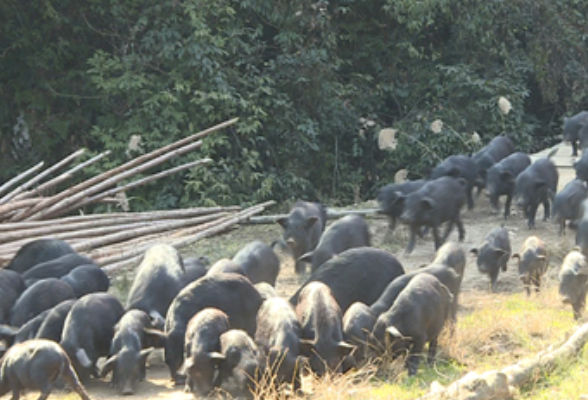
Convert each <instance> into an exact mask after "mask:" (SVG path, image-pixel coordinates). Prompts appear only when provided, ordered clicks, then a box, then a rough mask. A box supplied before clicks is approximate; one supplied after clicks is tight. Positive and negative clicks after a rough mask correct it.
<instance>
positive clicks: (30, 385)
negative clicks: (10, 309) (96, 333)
mask: <svg viewBox="0 0 588 400" xmlns="http://www.w3.org/2000/svg"><path fill="white" fill-rule="evenodd" d="M61 379H63V380H64V381H65V382H66V383H68V384H69V385H70V386H71V387H72V388H73V389H74V390H75V391H76V393H77V394H78V395H79V396H80V397H81V398H82V399H83V400H90V396H88V393H87V392H86V389H84V387H83V386H82V384H81V383H80V381H79V379H78V376H77V375H76V373H75V371H74V369H73V368H72V366H71V364H70V361H69V357H68V356H67V354H66V353H65V351H64V350H63V349H62V348H61V346H59V345H58V344H57V343H55V342H53V341H51V340H45V339H33V340H28V341H26V342H22V343H19V344H16V345H14V346H12V347H11V348H9V349H8V351H7V352H6V354H5V355H4V357H2V360H0V396H2V395H4V394H6V393H8V392H12V400H18V399H19V398H20V392H21V391H23V390H25V389H32V390H39V391H41V396H39V399H38V400H45V399H46V398H47V397H49V395H50V394H51V391H52V390H53V387H54V384H55V382H56V381H59V380H61Z"/></svg>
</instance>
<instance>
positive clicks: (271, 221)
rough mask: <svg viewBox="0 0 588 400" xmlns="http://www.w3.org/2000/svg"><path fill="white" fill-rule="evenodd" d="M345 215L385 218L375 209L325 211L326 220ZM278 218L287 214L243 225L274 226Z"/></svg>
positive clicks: (264, 216)
mask: <svg viewBox="0 0 588 400" xmlns="http://www.w3.org/2000/svg"><path fill="white" fill-rule="evenodd" d="M346 215H360V216H363V217H366V218H367V217H371V218H385V216H383V215H381V214H379V210H378V209H377V208H369V209H365V210H333V209H330V208H328V209H327V219H337V218H341V217H344V216H346ZM280 218H288V214H276V215H262V216H260V217H252V218H250V219H249V220H247V221H245V222H243V224H244V225H261V224H275V223H277V221H278V220H279V219H280Z"/></svg>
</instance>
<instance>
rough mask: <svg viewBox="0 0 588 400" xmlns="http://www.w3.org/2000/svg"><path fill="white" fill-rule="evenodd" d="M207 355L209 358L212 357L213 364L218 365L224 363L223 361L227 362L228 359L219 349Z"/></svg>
mask: <svg viewBox="0 0 588 400" xmlns="http://www.w3.org/2000/svg"><path fill="white" fill-rule="evenodd" d="M207 355H208V358H209V359H210V361H212V362H213V364H214V365H217V366H218V365H220V364H222V363H223V362H225V361H226V359H227V358H226V357H225V355H224V354H222V353H219V352H217V351H211V352H210V353H208V354H207Z"/></svg>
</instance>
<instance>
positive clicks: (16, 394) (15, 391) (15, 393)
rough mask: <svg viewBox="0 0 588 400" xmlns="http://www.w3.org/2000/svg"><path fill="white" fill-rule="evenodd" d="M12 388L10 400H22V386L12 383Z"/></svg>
mask: <svg viewBox="0 0 588 400" xmlns="http://www.w3.org/2000/svg"><path fill="white" fill-rule="evenodd" d="M10 388H11V389H12V397H11V398H10V400H18V399H20V385H19V384H17V383H13V382H11V384H10Z"/></svg>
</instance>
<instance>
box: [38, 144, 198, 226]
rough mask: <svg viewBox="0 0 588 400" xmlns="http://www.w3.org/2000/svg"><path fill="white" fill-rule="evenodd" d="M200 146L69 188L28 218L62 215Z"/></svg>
mask: <svg viewBox="0 0 588 400" xmlns="http://www.w3.org/2000/svg"><path fill="white" fill-rule="evenodd" d="M200 146H202V142H201V141H198V142H196V143H191V144H189V145H186V146H184V147H180V148H179V149H177V150H172V151H170V152H168V153H165V154H164V155H162V156H159V157H157V158H154V159H152V160H150V161H148V162H146V163H144V164H141V165H138V166H136V167H134V168H131V169H129V170H126V171H123V172H121V173H119V174H116V175H114V176H111V177H110V178H108V179H105V180H103V181H101V182H99V183H97V184H96V185H93V186H90V187H88V188H86V189H84V190H81V191H78V190H76V189H75V187H74V188H71V189H69V190H67V192H69V193H68V195H67V196H66V197H65V198H63V200H61V201H60V202H58V203H56V204H53V205H52V206H51V207H49V208H45V209H43V210H41V211H39V212H38V213H37V214H33V215H31V216H30V217H28V218H27V220H29V221H30V220H36V219H42V218H45V217H55V216H56V215H60V214H63V213H66V212H68V211H71V210H72V209H74V208H76V207H77V206H76V204H77V203H78V202H79V201H80V200H82V199H84V198H85V197H88V196H91V195H93V194H96V193H98V192H100V191H101V190H104V189H106V188H108V187H110V186H113V185H115V184H116V183H118V182H120V181H122V180H124V179H127V178H129V177H131V176H133V175H136V174H138V173H140V172H143V171H145V170H147V169H149V168H152V167H154V166H156V165H159V164H161V163H163V162H165V161H168V160H170V159H172V158H174V157H177V156H180V155H182V154H184V153H187V152H189V151H192V150H194V149H197V148H199V147H200Z"/></svg>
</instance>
